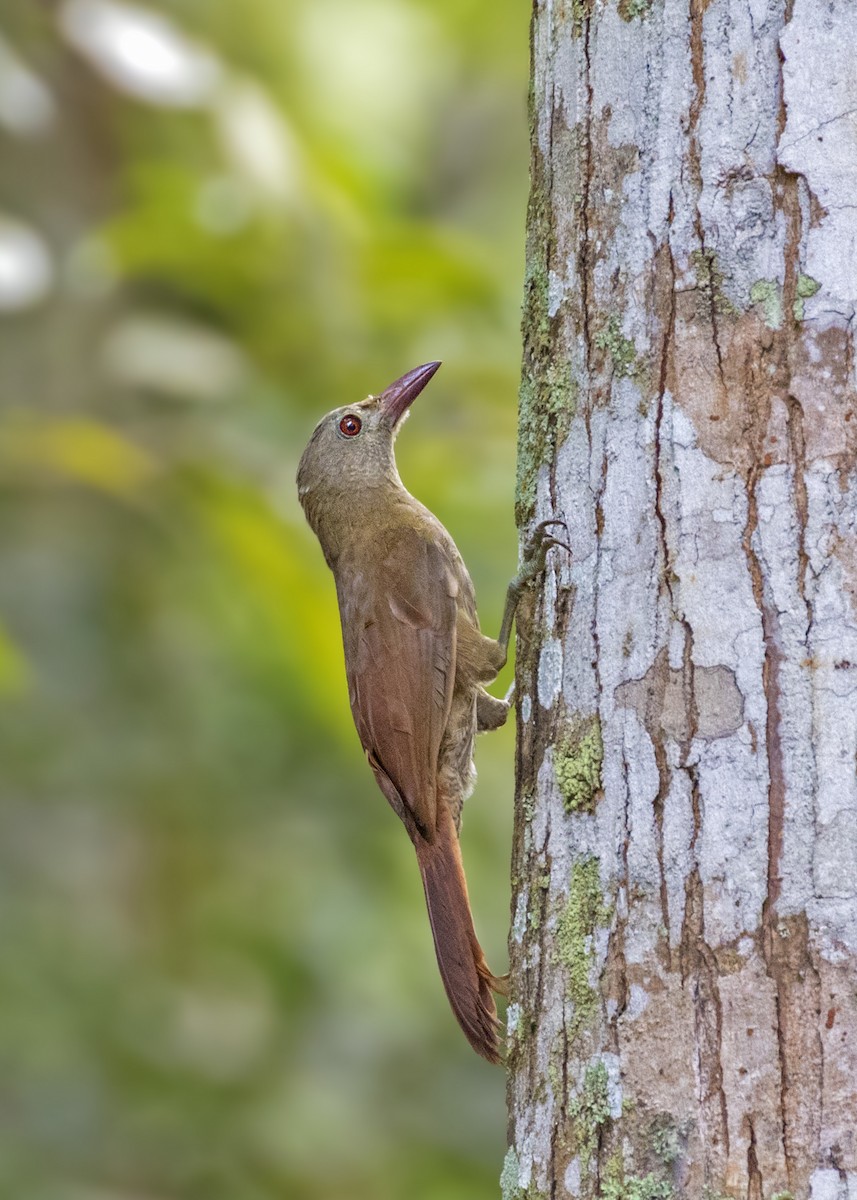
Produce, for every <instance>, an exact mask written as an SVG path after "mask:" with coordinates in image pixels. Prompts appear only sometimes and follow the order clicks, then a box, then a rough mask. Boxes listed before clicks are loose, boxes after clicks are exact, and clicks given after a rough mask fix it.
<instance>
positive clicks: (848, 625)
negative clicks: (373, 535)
mask: <svg viewBox="0 0 857 1200" xmlns="http://www.w3.org/2000/svg"><path fill="white" fill-rule="evenodd" d="M532 43H533V99H532V113H533V131H532V194H531V201H530V209H529V216H528V254H527V278H526V297H525V313H524V337H525V351H524V374H523V383H522V392H521V429H520V471H519V480H518V506H519V511H518V517H519V521H520V523H521V524H522V526H523V527H524V528H527V527H530V526H531V525H532V523H534V522H535V521H536V520H541V519H544V518H546V517H550V516H554V515H556V516H560V517H563V518H564V519H565V520H566V521H567V522H568V527H569V538H570V544H571V547H572V550H573V556H572V557H571V558H569V556H568V555H567V554H565V552H563V551H562V550H554V551H552V552H551V560H550V570H549V572H548V574H547V576H546V580H545V585H544V588H543V589H542V592H541V594H540V595H538V596H533V597H532V598H531V600H530V601H529V606H528V607H526V608H524V606H522V608H523V611H522V613H521V618H520V630H521V636H520V639H519V660H518V663H519V665H518V681H517V698H518V699H517V703H518V729H519V734H518V804H517V817H516V834H515V847H514V856H513V884H514V896H513V927H512V934H511V939H510V941H511V952H512V979H513V995H512V1003H511V1005H510V1009H509V1018H508V1020H509V1060H510V1080H509V1108H510V1143H511V1144H510V1149H509V1153H508V1155H507V1159H506V1163H505V1166H504V1169H503V1179H502V1182H503V1191H504V1196H505V1198H506V1200H511V1198H515V1200H523V1198H524V1197H526V1198H527V1200H535V1198H536V1197H551V1198H553V1197H565V1196H579V1197H584V1198H585V1197H594V1196H601V1197H605V1198H608V1200H662V1198H666V1197H670V1196H674V1197H693V1198H694V1200H696V1198H698V1200H704V1198H710V1200H716V1198H718V1197H721V1196H726V1195H728V1196H735V1197H738V1196H741V1197H747V1198H748V1200H763V1198H764V1200H771V1198H772V1197H778V1196H779V1197H783V1196H785V1195H786V1194H788V1195H790V1196H793V1197H795V1198H796V1200H801V1198H803V1197H809V1196H811V1197H813V1200H844V1198H845V1197H848V1196H850V1197H852V1198H853V1197H857V970H856V969H855V966H857V964H856V963H855V958H857V471H855V461H856V460H857V392H855V376H854V363H855V356H854V335H855V325H854V317H855V295H857V205H855V197H857V116H855V113H857V68H855V63H857V9H855V4H854V0H794V3H791V0H710V2H708V3H706V0H654V2H652V0H619V4H618V8H617V6H616V4H615V3H613V0H609V2H608V3H602V2H601V0H594V2H593V0H536V4H535V7H534V15H533V30H532ZM849 1189H850V1190H849Z"/></svg>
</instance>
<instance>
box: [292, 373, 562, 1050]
mask: <svg viewBox="0 0 857 1200" xmlns="http://www.w3.org/2000/svg"><path fill="white" fill-rule="evenodd" d="M439 366H440V363H428V364H426V365H425V366H423V367H417V368H416V369H415V370H414V371H410V372H409V373H408V374H407V375H403V376H402V378H401V379H398V380H396V382H395V383H394V384H391V386H390V387H389V388H387V390H386V391H385V392H384V393H383V394H382V395H380V396H378V397H373V396H369V397H368V398H367V399H366V400H364V401H362V402H360V403H358V404H354V405H350V406H349V407H347V408H340V409H336V410H334V411H333V412H331V413H328V415H327V416H326V417H324V418H323V419H322V421H321V422H320V423H319V425H318V426H317V427H316V430H315V432H314V433H313V435H312V437H311V439H310V442H309V444H308V446H307V448H306V450H305V451H304V454H303V457H302V458H301V463H300V467H299V470H298V493H299V496H300V500H301V504H302V505H303V508H304V511H305V513H306V516H307V520H308V521H309V523H310V525H311V526H312V528H313V530H314V531H315V533H316V535H317V536H318V539H319V541H320V543H321V546H322V549H323V551H324V556H325V559H326V560H327V563H328V565H329V566H330V568H331V569H332V571H333V574H334V577H335V580H336V591H337V597H338V600H339V611H340V616H341V620H342V635H343V642H344V647H345V668H346V674H347V677H348V689H349V695H350V699H351V711H352V713H353V715H354V722H355V725H356V726H357V732H358V734H359V736H360V740H361V742H362V744H363V748H364V750H365V751H366V756H367V758H368V760H369V764H370V766H371V767H372V770H373V771H374V773H375V778H376V780H377V781H378V785H379V787H380V788H381V791H382V792H383V793H384V795H385V796H386V797H387V800H388V801H389V803H390V805H391V806H392V808H393V810H394V811H395V813H396V814H397V816H398V817H399V818H400V820H401V821H402V823H403V824H404V826H405V828H406V830H407V831H408V836H409V837H410V839H411V841H412V842H413V844H414V847H415V849H416V854H417V862H418V863H419V868H420V873H421V875H422V880H423V888H424V890H425V896H426V904H427V907H428V912H429V919H430V921H431V928H432V935H433V937H434V944H435V951H436V954H437V961H438V966H439V967H440V974H441V978H442V980H443V985H444V988H445V989H446V994H447V996H448V997H449V1002H450V1004H451V1005H452V1009H453V1012H454V1013H455V1016H456V1018H457V1019H458V1023H459V1024H460V1026H461V1028H462V1029H463V1031H464V1034H465V1036H466V1037H467V1040H468V1041H469V1042H470V1044H471V1046H472V1047H473V1048H474V1050H476V1051H477V1053H479V1054H481V1055H482V1056H483V1057H484V1058H487V1059H488V1060H489V1062H499V1061H500V1059H499V1048H498V1022H497V1010H496V1008H495V1005H494V998H493V996H492V994H491V992H492V989H493V990H495V991H504V990H505V980H503V979H498V978H496V977H495V976H494V975H492V974H491V972H490V970H489V969H488V965H487V963H486V962H485V956H484V955H483V953H482V949H481V947H480V945H479V942H478V940H477V938H476V933H475V931H474V928H473V919H472V917H471V913H470V904H469V901H468V898H467V884H466V882H465V878H464V870H463V867H462V863H461V852H460V849H459V843H458V832H459V826H460V821H461V808H462V805H463V803H464V800H465V798H466V797H467V795H468V794H469V792H470V789H471V787H472V782H473V778H474V771H473V761H472V760H473V743H474V740H475V737H476V733H477V729H480V730H481V729H492V728H497V727H498V726H499V725H501V724H502V723H503V721H505V719H506V712H507V709H508V705H507V704H506V703H505V702H504V701H502V700H497V699H496V698H494V697H492V696H489V695H488V693H487V692H486V691H485V690H484V686H483V685H484V684H486V683H489V682H490V681H491V680H493V679H494V678H495V677H496V674H497V672H498V670H499V669H500V667H502V665H503V664H504V663H505V661H506V647H507V643H508V637H509V629H510V626H511V620H512V615H513V613H514V607H515V603H516V601H517V596H518V594H519V591H520V587H521V586H522V583H523V582H524V581H525V580H524V578H519V580H517V581H516V582H515V583H514V584H513V585H512V587H511V588H510V592H509V599H508V601H507V607H506V615H505V617H504V620H503V629H502V630H501V635H500V638H499V639H498V640H497V641H494V640H493V639H492V638H487V637H484V636H483V635H482V633H480V630H479V621H478V618H477V615H476V601H475V597H474V592H473V584H472V582H471V580H470V576H469V574H468V572H467V568H466V567H465V565H464V562H463V560H462V558H461V555H460V554H459V553H458V550H457V549H456V546H455V543H454V542H453V540H452V538H451V537H450V535H449V534H448V533H447V531H446V530H445V529H444V527H443V526H442V525H441V523H440V522H439V521H438V520H437V518H436V517H435V516H433V515H432V513H430V512H429V511H428V509H427V508H425V507H424V506H423V505H422V504H420V503H419V501H418V500H415V499H414V497H413V496H411V495H410V494H409V493H408V492H407V491H406V490H405V488H404V486H403V484H402V482H401V480H400V478H399V474H398V471H397V470H396V464H395V458H394V454H393V443H394V440H395V436H396V433H397V432H398V429H399V427H400V426H401V423H402V420H403V418H404V416H405V415H406V413H407V411H408V408H409V406H410V404H411V402H412V401H413V400H414V398H415V397H416V396H417V395H418V394H419V392H420V391H422V389H423V387H424V386H425V384H426V383H427V382H428V381H429V379H431V377H432V375H434V373H435V371H436V370H437V368H438V367H439ZM542 532H543V531H542ZM552 544H555V541H554V539H552V538H548V537H546V536H544V535H543V536H542V538H541V540H540V543H539V547H538V550H537V552H536V558H537V559H538V563H540V565H541V566H543V565H544V554H545V552H546V550H547V547H548V546H549V545H552ZM537 567H538V564H537V566H536V568H533V570H530V572H529V574H527V575H526V578H530V577H531V576H532V574H533V571H534V569H537Z"/></svg>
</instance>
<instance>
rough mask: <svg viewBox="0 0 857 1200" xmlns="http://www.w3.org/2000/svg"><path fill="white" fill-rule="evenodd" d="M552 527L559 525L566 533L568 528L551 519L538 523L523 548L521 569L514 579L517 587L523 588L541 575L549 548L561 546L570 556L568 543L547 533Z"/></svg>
mask: <svg viewBox="0 0 857 1200" xmlns="http://www.w3.org/2000/svg"><path fill="white" fill-rule="evenodd" d="M552 525H560V526H561V527H562V528H563V529H564V530H565V532H566V533H568V526H567V525H566V523H565V521H560V520H559V519H551V520H547V521H540V522H539V524H538V525H537V526H536V527H535V529H534V530H533V532H532V533H531V534H530V536H529V538H528V539H527V542H526V545H525V546H524V554H523V558H522V560H521V569H520V571H519V572H518V577H517V579H516V583H517V584H518V586H519V587H524V586H525V585H526V584H528V583H531V582H532V581H533V580H534V579H537V578H538V577H539V575H541V574H542V572H543V571H544V569H545V563H546V562H547V556H548V551H549V550H550V548H551V546H562V547H563V549H564V550H567V551H568V552H569V554H571V546H569V544H568V542H564V541H563V540H562V538H558V537H554V535H553V534H552V533H550V532H549V530H550V528H551V526H552Z"/></svg>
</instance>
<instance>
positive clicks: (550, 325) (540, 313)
mask: <svg viewBox="0 0 857 1200" xmlns="http://www.w3.org/2000/svg"><path fill="white" fill-rule="evenodd" d="M532 119H533V120H534V119H535V118H534V117H533V118H532ZM533 136H535V134H533ZM532 171H533V184H532V192H531V195H530V204H529V209H528V212H527V231H528V232H527V262H526V274H525V279H524V305H523V314H522V322H521V327H522V330H523V335H524V356H523V367H522V371H521V388H520V393H519V398H518V478H517V487H516V497H515V516H516V519H517V521H518V524H519V525H524V524H526V522H527V521H528V520H529V519H530V517H531V516H532V514H533V511H534V509H535V503H536V485H537V482H538V476H539V471H540V470H541V468H542V467H543V466H544V465H545V464H546V463H549V462H550V461H551V459H552V458H553V456H554V453H555V452H556V449H557V446H558V445H559V444H560V443H561V442H562V439H563V438H564V437H565V433H566V431H567V429H568V426H569V424H570V422H571V419H572V418H573V416H574V414H575V412H576V411H577V394H578V393H577V384H576V381H575V380H574V378H573V377H572V372H571V367H570V365H569V363H568V361H567V360H564V361H563V359H562V356H560V355H559V354H558V353H557V347H556V345H555V340H556V339H555V336H554V332H555V331H554V319H553V318H552V317H551V314H550V295H549V292H550V275H549V271H548V261H549V258H548V254H549V250H550V246H551V245H552V241H553V239H554V238H555V234H554V231H553V229H552V224H551V222H552V217H551V209H550V204H549V200H548V196H549V191H550V185H549V182H548V177H547V172H546V170H545V166H544V160H543V158H542V156H541V155H540V154H539V153H538V152H535V153H534V158H533V168H532Z"/></svg>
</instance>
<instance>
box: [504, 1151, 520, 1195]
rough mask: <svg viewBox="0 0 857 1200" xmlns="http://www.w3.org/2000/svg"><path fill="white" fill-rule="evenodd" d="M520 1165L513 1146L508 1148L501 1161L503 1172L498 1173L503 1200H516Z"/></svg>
mask: <svg viewBox="0 0 857 1200" xmlns="http://www.w3.org/2000/svg"><path fill="white" fill-rule="evenodd" d="M520 1171H521V1164H520V1163H519V1162H518V1155H517V1153H516V1151H515V1147H514V1146H510V1147H509V1149H508V1150H507V1151H506V1157H505V1158H504V1159H503V1170H502V1171H501V1172H500V1195H501V1196H502V1197H503V1200H517V1197H518V1180H519V1179H520Z"/></svg>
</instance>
